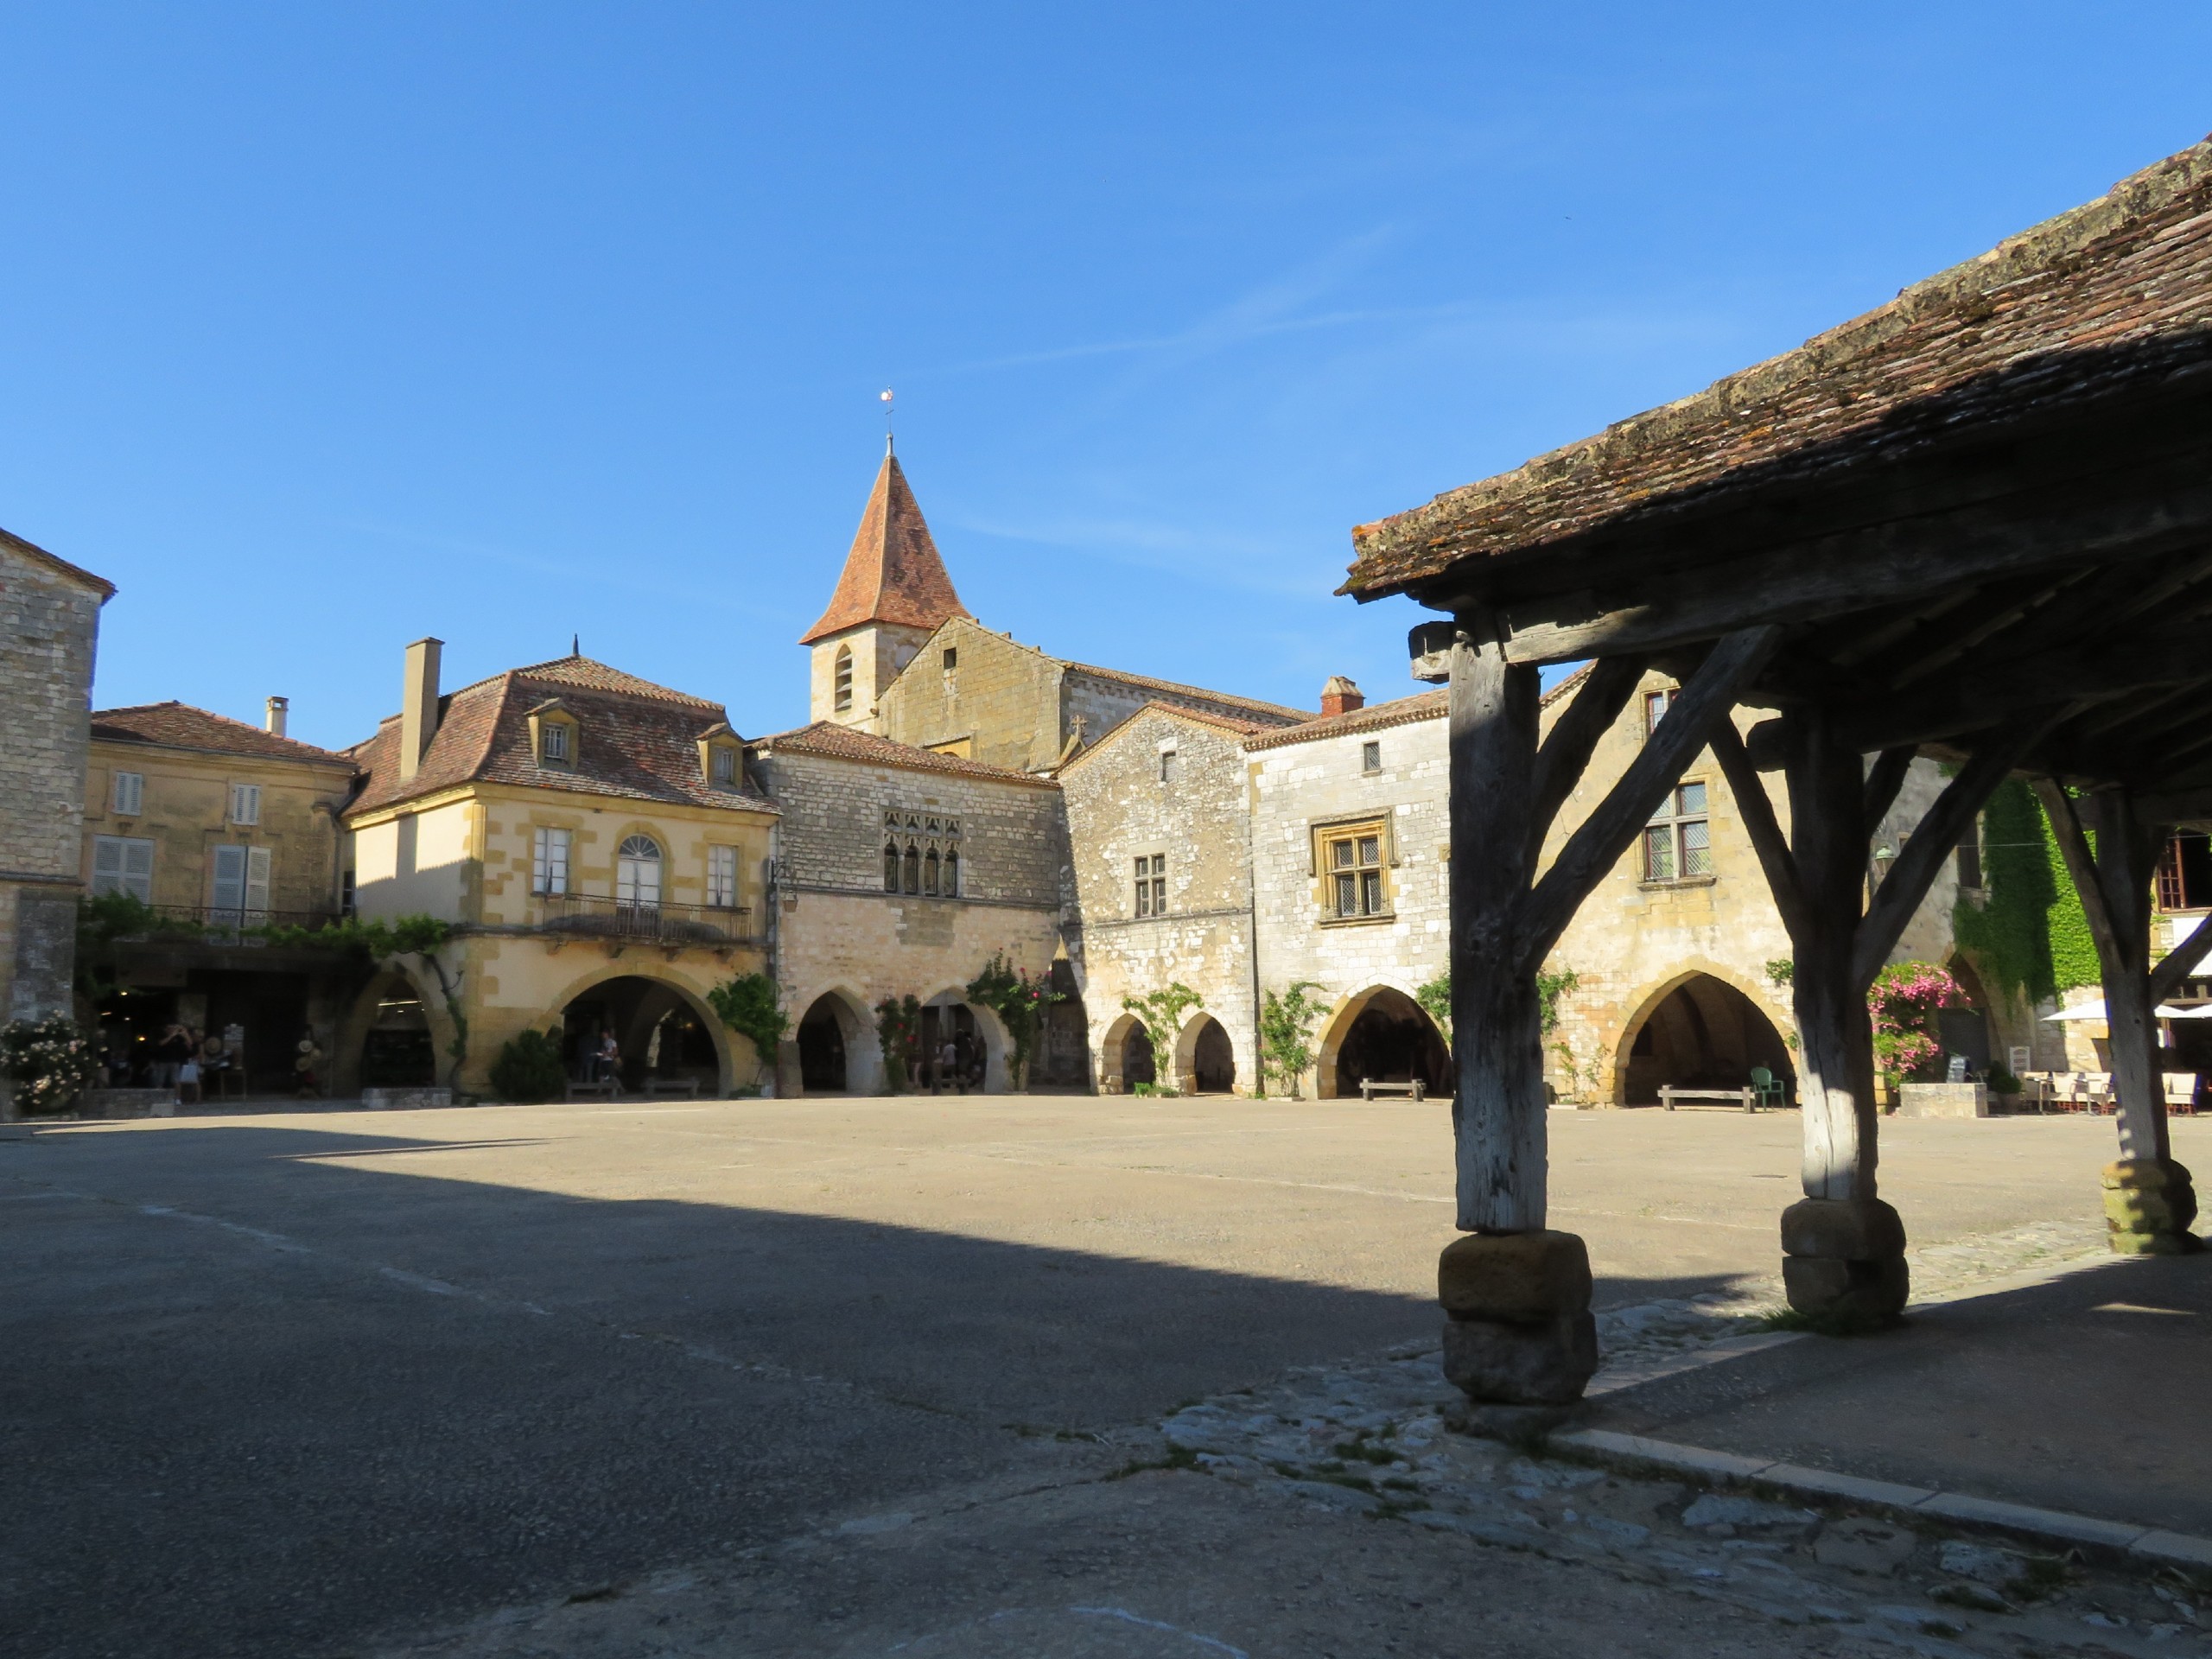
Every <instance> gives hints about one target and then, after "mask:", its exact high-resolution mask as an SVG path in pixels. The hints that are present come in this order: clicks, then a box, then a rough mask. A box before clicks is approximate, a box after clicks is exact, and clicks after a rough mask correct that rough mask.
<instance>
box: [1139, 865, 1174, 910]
mask: <svg viewBox="0 0 2212 1659" xmlns="http://www.w3.org/2000/svg"><path fill="white" fill-rule="evenodd" d="M1136 897H1137V914H1138V915H1140V916H1165V915H1166V913H1167V855H1166V854H1165V853H1149V854H1147V855H1144V856H1143V857H1141V858H1139V859H1138V860H1137V894H1136Z"/></svg>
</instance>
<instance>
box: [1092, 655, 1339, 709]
mask: <svg viewBox="0 0 2212 1659" xmlns="http://www.w3.org/2000/svg"><path fill="white" fill-rule="evenodd" d="M1054 660H1056V661H1058V662H1059V663H1060V664H1062V665H1063V666H1064V667H1066V668H1070V669H1073V670H1075V671H1077V672H1079V673H1084V674H1101V675H1103V676H1105V677H1106V678H1108V679H1109V680H1127V681H1128V682H1129V683H1132V684H1135V685H1151V686H1157V687H1159V688H1160V690H1163V691H1181V692H1185V693H1187V694H1188V695H1190V696H1194V697H1210V698H1211V699H1212V700H1213V701H1215V702H1232V703H1236V704H1238V705H1240V706H1242V707H1243V708H1247V709H1266V710H1267V711H1268V713H1270V714H1277V715H1297V716H1298V718H1299V719H1300V720H1311V719H1313V717H1314V715H1313V710H1312V709H1294V708H1293V707H1292V706H1291V705H1290V704H1288V703H1287V702H1268V701H1267V700H1266V699H1265V698H1263V697H1245V696H1238V695H1237V694H1236V692H1234V691H1214V690H1208V689H1207V688H1206V687H1205V686H1203V685H1191V684H1188V683H1185V682H1184V681H1181V680H1163V679H1161V678H1160V677H1159V676H1158V675H1156V674H1139V673H1136V672H1135V671H1132V670H1129V669H1125V668H1106V667H1103V666H1101V665H1100V664H1096V663H1078V662H1077V661H1075V660H1074V659H1073V658H1067V657H1062V658H1055V659H1054Z"/></svg>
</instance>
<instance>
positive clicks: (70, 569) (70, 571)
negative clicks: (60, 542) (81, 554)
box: [0, 530, 115, 602]
mask: <svg viewBox="0 0 2212 1659" xmlns="http://www.w3.org/2000/svg"><path fill="white" fill-rule="evenodd" d="M0 545H5V546H8V547H12V548H14V549H15V550H16V552H18V553H21V554H23V555H25V556H28V557H29V558H32V559H35V560H36V561H37V562H38V563H41V564H44V565H48V566H49V567H51V568H52V569H54V571H55V573H56V574H58V575H65V576H69V577H73V579H75V580H76V581H79V582H84V583H85V584H86V586H88V587H91V588H98V589H99V595H100V599H101V601H102V602H105V601H108V600H111V599H113V598H114V597H115V584H114V583H113V582H110V581H109V580H108V579H107V578H106V577H105V576H96V575H93V574H92V572H91V571H89V570H87V569H85V567H84V566H82V565H81V564H72V563H69V561H68V560H67V559H65V558H63V557H61V556H60V555H59V554H56V553H49V552H48V551H47V550H45V549H44V548H42V547H41V546H40V545H39V544H38V543H36V542H34V541H28V540H26V539H25V538H24V537H21V536H18V535H16V533H15V531H11V530H0Z"/></svg>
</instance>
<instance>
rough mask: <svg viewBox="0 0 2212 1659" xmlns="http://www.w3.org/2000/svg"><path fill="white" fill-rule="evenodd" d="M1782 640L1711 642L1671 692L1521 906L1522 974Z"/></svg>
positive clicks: (1762, 631)
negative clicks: (1663, 710)
mask: <svg viewBox="0 0 2212 1659" xmlns="http://www.w3.org/2000/svg"><path fill="white" fill-rule="evenodd" d="M1781 638H1782V630H1781V629H1780V628H1778V627H1774V626H1760V627H1754V628H1745V629H1742V630H1741V631H1739V632H1735V633H1732V634H1730V635H1728V636H1727V637H1726V639H1722V640H1721V641H1720V642H1719V644H1718V645H1714V646H1713V650H1712V652H1711V654H1709V655H1708V656H1707V658H1706V659H1705V664H1704V666H1702V667H1701V668H1700V669H1699V670H1698V671H1697V672H1696V673H1695V674H1694V675H1692V676H1691V677H1690V678H1689V679H1688V681H1687V682H1686V683H1684V684H1683V686H1682V689H1681V690H1680V691H1679V692H1677V693H1676V694H1675V699H1674V701H1673V702H1672V703H1671V704H1670V705H1669V707H1668V709H1667V715H1666V718H1665V719H1663V720H1662V721H1660V722H1659V724H1658V727H1657V728H1656V730H1654V731H1653V732H1652V734H1651V735H1650V737H1649V738H1648V739H1647V740H1645V742H1644V745H1643V748H1642V749H1641V750H1640V751H1639V752H1638V753H1637V757H1636V759H1635V760H1632V761H1630V763H1629V766H1628V769H1627V771H1625V772H1623V773H1622V774H1621V777H1620V780H1619V781H1618V783H1616V784H1615V785H1613V787H1612V788H1611V790H1610V791H1607V793H1606V796H1605V799H1604V800H1602V801H1600V802H1599V804H1598V805H1597V807H1596V808H1595V810H1592V812H1591V814H1590V816H1589V817H1586V818H1585V819H1584V820H1583V821H1582V823H1581V824H1580V826H1579V827H1578V828H1577V829H1575V831H1574V833H1573V835H1572V836H1568V837H1567V844H1566V845H1565V846H1563V847H1561V848H1560V851H1559V856H1558V857H1557V858H1555V859H1554V860H1553V861H1552V867H1551V868H1550V869H1548V870H1547V871H1546V872H1545V873H1544V874H1543V877H1542V879H1541V880H1539V881H1538V882H1537V883H1536V884H1535V887H1534V888H1533V889H1532V890H1531V891H1530V893H1529V897H1528V899H1527V902H1526V903H1525V904H1524V905H1523V906H1522V925H1521V928H1520V930H1519V936H1518V938H1516V941H1515V949H1516V951H1517V952H1518V955H1519V960H1520V961H1521V962H1522V963H1524V964H1525V965H1526V967H1527V969H1528V971H1529V973H1531V974H1533V973H1535V970H1536V969H1537V967H1538V966H1539V965H1540V964H1541V963H1542V961H1543V959H1544V956H1545V953H1546V952H1548V950H1550V949H1551V948H1552V946H1553V945H1554V944H1556V943H1557V942H1558V940H1559V936H1560V934H1561V933H1562V932H1564V931H1566V928H1567V923H1569V922H1570V921H1572V920H1573V918H1574V912H1575V910H1576V908H1577V907H1578V906H1580V904H1581V903H1582V900H1583V899H1584V897H1585V896H1586V894H1587V893H1589V891H1590V889H1591V888H1592V887H1594V886H1595V885H1596V884H1597V883H1598V882H1599V880H1601V879H1602V878H1603V877H1604V875H1605V873H1606V872H1607V871H1608V870H1610V869H1611V868H1613V866H1614V865H1615V864H1617V863H1618V862H1619V861H1620V857H1621V855H1622V854H1623V853H1624V852H1626V851H1627V850H1628V848H1629V843H1630V842H1632V841H1634V840H1635V839H1636V837H1637V835H1638V834H1639V833H1640V832H1641V831H1642V830H1643V826H1644V825H1645V824H1647V823H1649V822H1650V821H1651V815H1652V813H1653V812H1654V811H1656V810H1657V809H1658V805H1659V803H1660V802H1661V801H1662V800H1663V799H1665V798H1666V795H1667V791H1669V790H1670V789H1672V788H1673V787H1674V786H1675V783H1676V782H1677V780H1679V779H1681V775H1682V772H1683V770H1684V769H1685V768H1686V767H1688V765H1689V763H1690V762H1691V761H1692V760H1695V759H1696V758H1697V753H1698V751H1699V750H1700V749H1702V748H1703V747H1706V745H1707V742H1709V741H1711V739H1712V736H1713V732H1714V731H1715V730H1717V729H1718V728H1719V725H1720V724H1721V723H1722V722H1725V721H1727V720H1728V718H1729V715H1730V713H1731V711H1732V709H1734V708H1735V705H1736V694H1737V692H1738V690H1741V689H1742V688H1743V686H1744V685H1745V684H1746V683H1749V682H1750V681H1751V679H1752V678H1753V677H1755V676H1757V674H1758V671H1759V670H1760V668H1761V667H1763V666H1764V664H1765V663H1766V660H1767V658H1769V657H1770V655H1772V654H1773V652H1774V648H1775V646H1776V645H1777V644H1778V643H1780V640H1781ZM1731 729H1733V728H1731Z"/></svg>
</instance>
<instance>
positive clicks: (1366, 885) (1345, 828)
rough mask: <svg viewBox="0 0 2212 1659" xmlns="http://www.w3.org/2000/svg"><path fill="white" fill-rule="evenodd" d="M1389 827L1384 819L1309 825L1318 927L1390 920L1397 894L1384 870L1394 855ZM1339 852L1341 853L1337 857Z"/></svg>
mask: <svg viewBox="0 0 2212 1659" xmlns="http://www.w3.org/2000/svg"><path fill="white" fill-rule="evenodd" d="M1390 828H1391V820H1390V818H1389V817H1388V816H1384V817H1370V818H1353V819H1349V820H1346V821H1344V822H1343V823H1322V824H1316V825H1314V826H1313V874H1314V880H1315V885H1316V889H1317V891H1316V895H1315V896H1316V898H1317V899H1318V900H1319V906H1320V911H1321V925H1323V926H1325V927H1357V926H1363V925H1367V924H1369V923H1372V922H1387V921H1390V920H1393V919H1395V917H1396V915H1397V894H1396V893H1395V890H1394V888H1393V886H1392V883H1391V880H1390V870H1391V868H1392V867H1393V866H1394V865H1395V864H1396V862H1397V855H1396V849H1395V845H1394V842H1393V838H1392V836H1391V834H1390ZM1370 842H1372V843H1373V850H1372V855H1370V851H1369V843H1370ZM1339 848H1341V849H1344V856H1343V857H1341V858H1340V857H1339V856H1338V850H1337V849H1339ZM1347 881H1349V882H1350V884H1351V886H1350V887H1349V889H1347V887H1346V886H1345V883H1346V882H1347Z"/></svg>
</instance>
